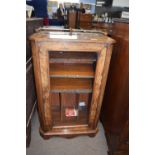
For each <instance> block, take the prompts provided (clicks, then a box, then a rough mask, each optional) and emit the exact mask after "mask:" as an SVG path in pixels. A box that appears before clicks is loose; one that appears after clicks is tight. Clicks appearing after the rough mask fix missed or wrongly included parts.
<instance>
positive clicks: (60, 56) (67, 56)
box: [49, 52, 97, 64]
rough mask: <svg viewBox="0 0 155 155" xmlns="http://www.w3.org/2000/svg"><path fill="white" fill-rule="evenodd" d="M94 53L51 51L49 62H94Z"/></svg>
mask: <svg viewBox="0 0 155 155" xmlns="http://www.w3.org/2000/svg"><path fill="white" fill-rule="evenodd" d="M96 59H97V58H96V54H95V53H89V52H84V53H81V52H76V54H75V53H74V52H51V53H50V59H49V62H50V63H85V64H92V63H94V62H96Z"/></svg>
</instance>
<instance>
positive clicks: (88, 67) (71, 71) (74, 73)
mask: <svg viewBox="0 0 155 155" xmlns="http://www.w3.org/2000/svg"><path fill="white" fill-rule="evenodd" d="M50 77H64V78H65V77H69V78H94V69H93V65H92V64H78V65H77V64H64V63H59V64H51V65H50Z"/></svg>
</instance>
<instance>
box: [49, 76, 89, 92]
mask: <svg viewBox="0 0 155 155" xmlns="http://www.w3.org/2000/svg"><path fill="white" fill-rule="evenodd" d="M50 87H51V92H53V93H58V92H66V93H91V92H92V80H91V79H80V78H77V79H74V78H50Z"/></svg>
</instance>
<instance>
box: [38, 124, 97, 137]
mask: <svg viewBox="0 0 155 155" xmlns="http://www.w3.org/2000/svg"><path fill="white" fill-rule="evenodd" d="M39 132H40V135H41V136H42V137H43V138H44V139H45V140H48V139H49V138H51V137H53V136H61V137H65V138H74V137H76V136H80V135H88V136H89V137H95V136H96V134H97V133H98V128H96V129H88V127H85V128H82V129H80V128H79V129H78V128H66V129H63V128H58V129H52V130H50V131H48V132H44V131H43V130H42V129H41V127H40V128H39Z"/></svg>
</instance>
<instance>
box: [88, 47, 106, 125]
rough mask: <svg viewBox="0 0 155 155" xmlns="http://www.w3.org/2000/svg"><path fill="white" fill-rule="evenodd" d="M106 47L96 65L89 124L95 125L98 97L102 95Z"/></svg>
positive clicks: (99, 55)
mask: <svg viewBox="0 0 155 155" xmlns="http://www.w3.org/2000/svg"><path fill="white" fill-rule="evenodd" d="M106 50H107V49H106V48H105V47H104V48H103V49H102V51H101V53H100V54H98V60H97V65H96V72H95V79H94V85H93V95H92V101H91V110H90V115H89V126H90V127H95V124H94V121H95V116H96V111H97V106H98V98H99V95H100V89H101V84H102V83H101V82H102V73H103V68H104V62H105V57H106Z"/></svg>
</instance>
